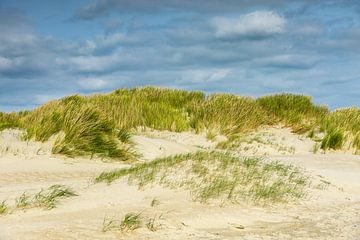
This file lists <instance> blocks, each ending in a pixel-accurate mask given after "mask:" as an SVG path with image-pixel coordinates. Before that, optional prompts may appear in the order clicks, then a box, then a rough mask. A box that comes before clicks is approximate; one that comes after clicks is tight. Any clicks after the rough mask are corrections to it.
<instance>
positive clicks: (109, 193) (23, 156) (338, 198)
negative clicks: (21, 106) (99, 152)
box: [0, 128, 360, 240]
mask: <svg viewBox="0 0 360 240" xmlns="http://www.w3.org/2000/svg"><path fill="white" fill-rule="evenodd" d="M257 134H260V135H264V138H265V139H266V138H271V139H273V140H271V141H272V142H276V144H269V145H270V146H266V147H264V146H262V145H266V144H264V143H259V142H257V143H255V142H254V143H253V144H252V145H251V146H250V147H253V148H254V149H259V150H258V151H252V150H251V151H249V149H248V148H247V150H241V149H239V153H240V154H248V155H259V156H263V155H266V156H267V158H269V159H273V160H279V161H282V162H286V163H291V164H294V165H297V166H299V167H301V168H303V169H304V170H305V171H306V172H307V173H308V174H310V175H311V176H312V178H313V179H314V181H315V182H316V181H317V182H319V183H321V182H326V183H329V184H324V187H323V188H320V187H319V188H318V189H317V188H312V189H311V190H310V192H309V193H308V197H307V198H306V199H302V200H299V201H298V202H292V203H287V204H280V205H270V206H254V205H249V204H244V203H239V204H228V205H225V206H219V205H218V204H211V203H210V204H200V203H197V202H193V201H192V199H191V197H190V195H189V192H188V191H185V190H170V189H166V188H162V187H152V188H150V187H148V188H145V189H142V190H139V189H138V188H137V187H135V186H129V185H128V184H127V182H126V181H125V180H119V181H116V182H115V183H113V184H111V185H106V184H103V183H101V184H93V182H92V179H93V178H94V177H96V176H97V175H98V174H99V173H101V172H102V171H104V170H110V169H114V168H121V167H126V166H128V165H126V164H123V163H105V162H102V161H101V160H100V159H93V160H90V159H88V158H76V159H70V158H65V157H63V156H54V155H51V151H50V149H51V143H37V142H33V141H29V142H24V141H21V140H20V138H21V132H20V131H16V130H5V131H3V132H2V133H0V201H1V200H3V199H4V200H7V202H8V203H9V204H10V205H13V204H14V199H15V198H16V197H18V196H19V195H21V194H22V193H23V192H24V191H26V192H28V193H32V192H36V191H38V190H40V189H41V188H47V187H49V186H51V185H53V184H65V185H68V186H71V187H72V188H73V189H74V190H75V191H76V192H77V193H78V195H79V196H77V197H71V198H67V199H64V200H61V202H60V205H58V206H57V208H55V209H52V210H42V209H38V208H32V209H27V210H15V211H13V212H12V213H11V214H6V215H0V239H1V240H13V239H21V240H24V239H34V240H35V239H36V240H42V239H179V240H180V239H274V240H275V239H349V240H357V239H360V156H356V155H351V154H349V153H327V154H321V153H318V154H314V153H312V152H311V148H312V147H313V144H314V142H312V141H311V140H310V139H307V138H305V137H303V136H298V135H294V134H292V133H291V131H290V130H289V129H283V128H273V129H264V130H262V131H261V133H257ZM269 136H270V137H269ZM223 140H224V139H223V138H222V137H220V138H219V139H216V140H215V141H210V140H208V139H206V137H205V135H196V134H193V133H171V132H159V131H146V132H143V133H139V134H138V135H137V136H135V137H134V138H133V141H134V142H135V144H136V147H137V149H138V151H139V152H140V153H141V154H142V157H141V161H148V160H151V159H153V158H156V157H162V156H168V155H172V154H177V153H184V152H193V151H197V150H199V149H208V150H211V149H214V148H215V146H216V144H217V143H218V142H220V141H223ZM260 142H267V141H260ZM259 144H260V145H261V144H262V145H261V147H258V145H259ZM278 145H282V146H284V148H282V149H285V148H286V147H287V148H289V149H290V148H291V149H292V147H294V148H295V150H294V151H293V150H292V151H283V152H281V151H279V148H278ZM264 149H265V150H264ZM154 198H156V199H158V201H159V204H158V205H157V206H154V207H152V206H150V204H151V201H152V200H153V199H154ZM128 212H141V215H142V217H143V219H144V221H146V219H149V218H156V219H157V221H156V222H157V223H159V224H161V227H160V229H158V230H157V231H155V232H152V231H149V230H148V229H147V228H146V227H141V228H139V229H136V230H135V231H132V232H125V233H124V232H120V231H108V232H105V233H104V232H102V231H101V230H102V225H103V220H104V218H121V217H123V216H124V215H125V214H126V213H128ZM160 216H161V217H160ZM159 217H160V219H159Z"/></svg>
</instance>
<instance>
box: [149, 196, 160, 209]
mask: <svg viewBox="0 0 360 240" xmlns="http://www.w3.org/2000/svg"><path fill="white" fill-rule="evenodd" d="M159 204H160V201H159V199H157V198H153V200H151V203H150V206H151V207H156V206H159Z"/></svg>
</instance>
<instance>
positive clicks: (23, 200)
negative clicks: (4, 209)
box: [15, 192, 31, 208]
mask: <svg viewBox="0 0 360 240" xmlns="http://www.w3.org/2000/svg"><path fill="white" fill-rule="evenodd" d="M30 205H31V200H30V195H28V194H27V193H26V192H24V193H23V194H21V196H19V197H18V198H17V199H15V206H16V207H17V208H26V207H29V206H30Z"/></svg>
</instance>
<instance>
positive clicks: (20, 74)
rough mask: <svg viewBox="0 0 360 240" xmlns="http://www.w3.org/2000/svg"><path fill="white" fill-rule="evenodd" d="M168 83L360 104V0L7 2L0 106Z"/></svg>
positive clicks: (2, 19)
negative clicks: (299, 95)
mask: <svg viewBox="0 0 360 240" xmlns="http://www.w3.org/2000/svg"><path fill="white" fill-rule="evenodd" d="M148 85H153V86H161V87H172V88H181V89H187V90H201V91H205V92H206V93H214V92H230V93H235V94H240V95H245V96H253V97H258V96H262V95H267V94H273V93H279V92H289V93H296V94H305V95H310V96H312V98H313V100H314V102H315V103H317V104H323V105H327V106H329V107H330V108H331V109H335V108H340V107H347V106H357V107H359V106H360V1H357V0H303V1H299V0H293V1H291V0H222V1H219V0H62V1H55V0H31V1H29V0H0V111H18V110H23V109H32V108H35V107H37V106H39V105H41V104H43V103H45V102H47V101H49V100H51V99H57V98H61V97H63V96H67V95H71V94H91V93H99V92H100V93H101V92H110V91H112V90H114V89H117V88H123V87H137V86H148Z"/></svg>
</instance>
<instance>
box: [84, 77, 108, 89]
mask: <svg viewBox="0 0 360 240" xmlns="http://www.w3.org/2000/svg"><path fill="white" fill-rule="evenodd" d="M78 85H79V86H80V88H81V89H83V90H100V89H103V88H104V87H105V86H106V85H107V83H106V81H105V80H103V79H101V78H84V79H81V80H80V81H79V82H78Z"/></svg>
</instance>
